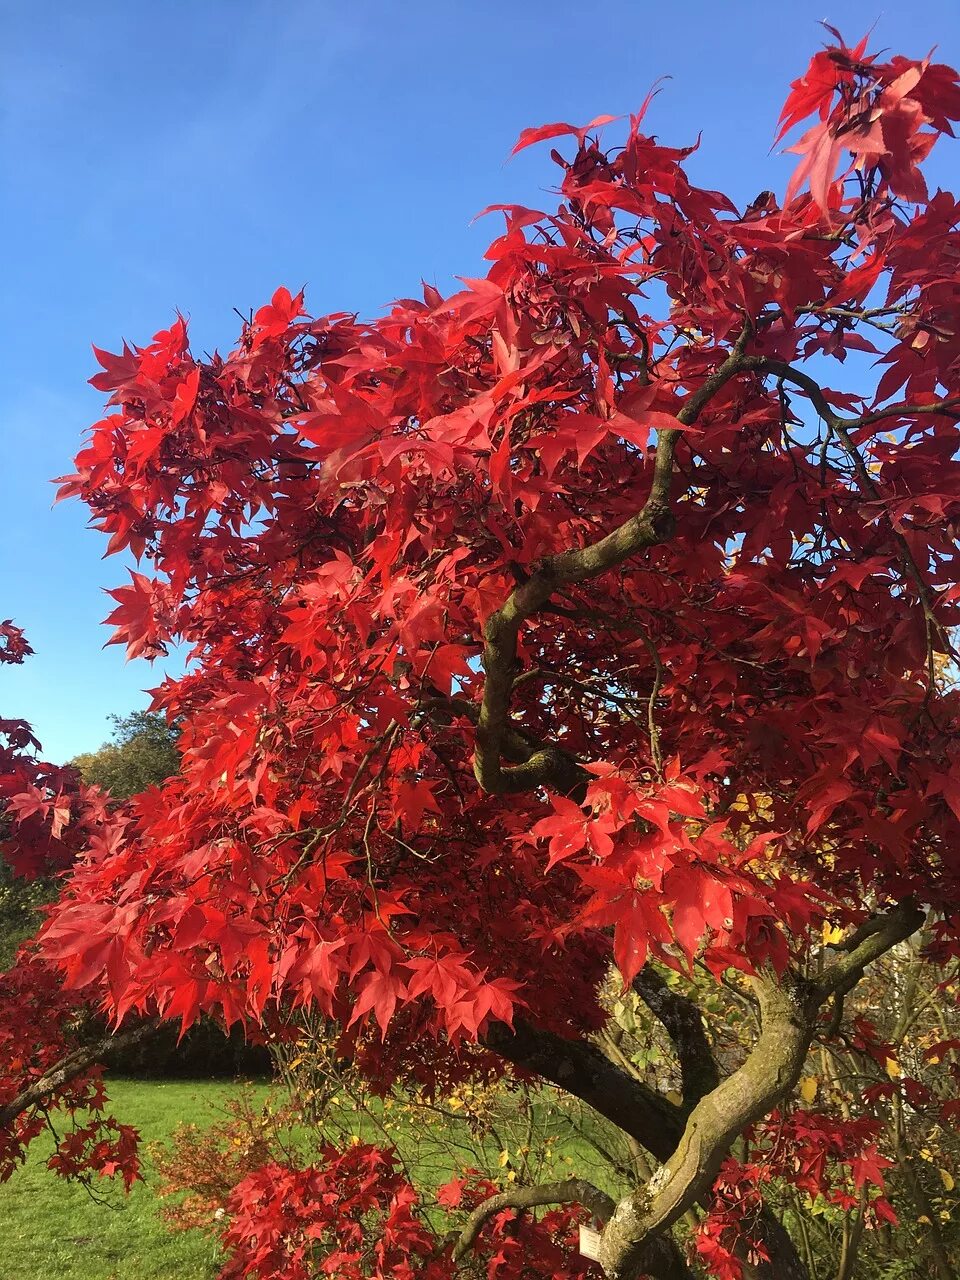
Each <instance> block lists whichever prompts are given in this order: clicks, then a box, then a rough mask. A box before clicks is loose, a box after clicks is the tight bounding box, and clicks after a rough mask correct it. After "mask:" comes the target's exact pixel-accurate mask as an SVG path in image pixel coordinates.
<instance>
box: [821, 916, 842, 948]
mask: <svg viewBox="0 0 960 1280" xmlns="http://www.w3.org/2000/svg"><path fill="white" fill-rule="evenodd" d="M844 936H845V935H844V932H843V930H842V929H838V928H837V926H836V925H833V924H830V922H829V921H828V920H824V922H823V941H824V944H825V945H826V946H828V947H832V946H835V945H836V943H838V942H842V941H843V939H844Z"/></svg>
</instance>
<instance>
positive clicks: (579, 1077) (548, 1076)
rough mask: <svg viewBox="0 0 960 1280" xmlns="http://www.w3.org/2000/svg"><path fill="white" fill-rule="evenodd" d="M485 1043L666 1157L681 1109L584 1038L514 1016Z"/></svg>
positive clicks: (658, 1156) (657, 1155)
mask: <svg viewBox="0 0 960 1280" xmlns="http://www.w3.org/2000/svg"><path fill="white" fill-rule="evenodd" d="M484 1044H485V1045H486V1047H487V1048H488V1049H490V1050H491V1052H493V1053H496V1054H497V1055H498V1056H499V1057H501V1058H505V1059H506V1060H507V1061H508V1062H512V1063H513V1064H514V1065H515V1066H518V1067H521V1068H522V1069H523V1070H524V1071H529V1072H531V1073H532V1074H534V1075H538V1076H542V1077H543V1078H544V1079H545V1080H549V1081H550V1082H551V1083H553V1084H555V1085H557V1086H558V1087H559V1088H561V1089H564V1090H566V1092H567V1093H571V1094H573V1095H574V1096H575V1097H577V1098H580V1099H581V1101H583V1102H586V1103H588V1104H589V1105H590V1106H591V1107H593V1109H594V1110H595V1111H598V1112H599V1113H600V1115H602V1116H605V1117H606V1118H607V1119H608V1120H609V1121H611V1123H612V1124H615V1125H616V1126H617V1128H618V1129H621V1130H622V1131H623V1132H624V1133H626V1134H629V1135H630V1137H632V1138H636V1140H637V1141H638V1142H640V1143H641V1144H642V1145H643V1146H644V1147H645V1148H646V1150H647V1151H649V1152H650V1154H651V1155H652V1156H654V1157H655V1158H656V1159H657V1160H661V1161H662V1160H666V1159H667V1158H668V1157H669V1156H670V1154H671V1152H672V1151H673V1150H674V1149H675V1147H676V1145H677V1142H678V1141H679V1140H680V1135H681V1134H682V1132H683V1114H682V1110H681V1108H679V1107H675V1106H674V1105H673V1104H672V1103H671V1102H669V1101H668V1100H667V1099H666V1098H664V1097H663V1096H662V1095H661V1094H659V1093H657V1092H656V1091H655V1090H653V1089H651V1088H649V1087H648V1086H647V1085H645V1084H643V1083H642V1081H639V1080H636V1079H634V1078H633V1077H632V1076H630V1075H628V1074H627V1073H626V1072H625V1071H622V1070H621V1069H620V1068H619V1067H618V1066H616V1065H615V1064H614V1063H613V1062H611V1061H610V1059H609V1058H608V1057H607V1056H606V1055H605V1054H604V1053H602V1052H601V1050H600V1049H598V1048H597V1046H596V1045H594V1044H591V1043H590V1042H589V1041H588V1040H567V1039H564V1037H563V1036H559V1035H557V1034H556V1033H555V1032H553V1031H543V1030H540V1029H539V1028H536V1027H532V1026H530V1025H529V1024H528V1023H524V1022H523V1021H521V1020H519V1019H518V1020H517V1022H516V1024H515V1026H514V1029H513V1030H512V1031H511V1030H510V1028H509V1027H507V1026H505V1025H504V1024H503V1023H502V1022H497V1023H493V1024H492V1026H491V1027H490V1029H489V1030H488V1032H487V1034H486V1035H485V1037H484Z"/></svg>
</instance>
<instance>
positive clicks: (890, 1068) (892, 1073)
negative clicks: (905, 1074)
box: [886, 1058, 900, 1080]
mask: <svg viewBox="0 0 960 1280" xmlns="http://www.w3.org/2000/svg"><path fill="white" fill-rule="evenodd" d="M886 1067H887V1075H888V1076H889V1077H890V1079H891V1080H896V1078H897V1076H898V1075H899V1074H900V1063H899V1062H898V1061H897V1060H896V1058H888V1059H887V1062H886Z"/></svg>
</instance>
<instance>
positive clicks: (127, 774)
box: [70, 711, 180, 800]
mask: <svg viewBox="0 0 960 1280" xmlns="http://www.w3.org/2000/svg"><path fill="white" fill-rule="evenodd" d="M110 720H111V723H112V724H113V736H112V740H111V741H109V742H105V743H104V744H103V745H102V746H101V747H100V748H99V750H97V751H85V752H83V753H82V754H81V755H78V756H75V757H74V758H73V760H71V761H70V763H71V764H73V765H75V766H76V768H77V769H79V771H80V773H81V775H82V776H83V780H84V782H92V783H95V784H96V785H97V786H98V787H102V788H103V790H104V791H109V792H110V794H111V795H112V796H113V797H114V799H116V800H127V799H129V798H130V796H134V795H136V794H137V793H138V792H140V791H144V790H145V789H146V788H147V787H150V786H155V785H156V784H157V783H159V782H162V781H163V780H164V778H169V777H170V775H171V774H173V773H176V772H177V770H178V769H179V767H180V756H179V753H178V751H177V739H178V737H179V736H180V730H179V728H178V727H177V726H176V725H169V724H168V723H167V721H166V720H165V719H164V717H163V716H160V715H157V714H156V713H155V712H151V711H131V712H130V714H129V715H126V716H111V717H110Z"/></svg>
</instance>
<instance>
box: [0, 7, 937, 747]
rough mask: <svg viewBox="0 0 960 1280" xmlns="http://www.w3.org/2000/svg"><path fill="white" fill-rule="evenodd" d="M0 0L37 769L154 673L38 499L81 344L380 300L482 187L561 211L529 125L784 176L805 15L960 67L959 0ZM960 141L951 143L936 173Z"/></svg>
mask: <svg viewBox="0 0 960 1280" xmlns="http://www.w3.org/2000/svg"><path fill="white" fill-rule="evenodd" d="M881 4H882V0H872V2H870V3H860V0H814V3H808V2H807V0H783V2H782V3H776V0H728V2H727V3H726V4H718V3H716V0H710V3H707V2H706V0H687V2H686V3H667V4H662V3H649V2H647V0H621V3H619V4H616V5H597V4H587V3H579V4H578V3H571V2H569V0H552V3H550V4H549V5H548V4H544V3H531V2H527V3H524V2H523V0H512V3H504V2H502V0H485V3H451V0H446V2H445V3H441V2H439V0H406V3H400V2H399V0H392V2H389V3H388V2H387V0H377V2H369V3H365V2H364V0H352V3H345V2H344V0H339V2H334V0H163V2H162V3H156V2H155V0H153V2H151V3H147V0H88V2H87V3H85V4H82V5H76V4H71V3H68V2H67V0H32V2H29V0H0V18H2V22H0V29H2V32H3V38H2V44H3V49H2V52H0V130H2V133H0V148H2V154H0V162H2V173H3V175H4V176H3V182H2V187H3V191H2V194H0V219H2V226H3V244H4V249H5V252H4V255H3V257H4V265H3V270H2V272H0V295H2V315H3V324H2V329H3V339H2V347H0V351H2V355H0V360H2V365H3V368H2V377H0V430H2V432H3V438H4V442H5V448H4V452H3V466H2V468H0V512H2V523H0V619H2V618H4V617H8V616H12V617H13V618H14V619H15V620H16V621H17V622H18V623H19V624H20V625H21V626H23V627H24V628H25V629H26V631H27V633H28V636H29V638H30V640H31V641H32V643H33V645H34V648H35V649H36V650H37V654H36V657H34V658H32V659H30V660H29V661H28V662H27V663H26V664H25V665H24V666H23V667H21V668H13V669H4V670H0V715H5V716H13V715H16V716H23V717H25V718H27V719H29V720H30V721H32V722H33V724H34V726H35V728H36V729H37V731H38V733H39V735H40V737H41V739H42V741H43V744H44V747H45V753H46V755H47V756H48V757H49V758H50V759H53V760H61V759H65V758H67V757H69V756H70V755H72V754H74V753H75V752H77V751H81V750H85V749H89V748H92V747H95V746H97V745H98V744H99V743H100V742H101V741H102V740H103V739H104V738H105V737H106V736H107V733H108V725H107V722H106V717H107V716H108V715H109V714H111V713H114V712H115V713H121V714H122V713H125V712H127V711H130V710H132V709H134V708H137V707H142V706H144V705H145V703H146V698H145V696H144V693H143V692H142V691H143V690H144V689H146V688H149V687H150V686H152V685H154V684H157V683H159V681H160V678H161V675H162V666H163V664H162V663H160V664H157V665H156V666H154V667H153V668H151V667H150V666H148V664H146V663H145V662H143V661H138V662H135V663H132V664H128V663H126V662H125V660H124V656H123V652H122V650H121V649H119V648H117V647H115V646H111V647H110V648H108V649H103V648H102V645H103V643H104V641H105V640H106V638H107V631H106V629H105V628H104V627H102V626H101V625H100V622H101V619H102V618H103V616H104V615H105V613H106V612H107V611H108V608H109V606H110V602H109V601H108V599H107V598H106V597H105V596H104V595H103V594H102V591H101V589H102V588H104V587H107V586H115V585H117V583H118V582H120V581H121V580H125V576H126V575H125V573H124V570H123V566H122V564H121V562H120V561H119V560H117V559H111V560H108V561H101V559H100V557H101V555H102V552H103V540H102V539H101V537H100V535H98V534H96V533H93V532H91V531H89V530H87V529H86V528H85V518H84V511H83V509H81V508H80V506H79V505H77V504H61V505H59V506H58V507H56V508H53V509H51V498H52V492H53V491H52V488H51V486H50V485H49V483H48V482H49V480H50V478H51V477H53V476H56V475H59V474H62V473H63V472H65V471H67V470H69V469H70V459H71V458H72V456H73V454H74V453H75V452H76V448H77V446H78V443H79V440H80V435H81V432H82V431H83V429H84V427H85V426H86V425H88V424H89V423H90V422H91V421H93V420H94V419H95V418H97V417H99V416H100V397H99V396H98V394H97V393H96V392H94V391H93V390H92V389H91V388H90V387H88V386H87V385H86V380H87V378H89V377H90V376H91V374H92V373H93V372H94V371H95V368H94V365H93V360H92V356H91V353H90V343H91V342H95V343H96V344H97V345H98V346H102V347H107V348H109V349H112V350H116V349H117V347H118V345H119V343H120V341H121V338H122V337H124V336H125V337H127V338H129V339H130V340H132V341H134V342H138V341H143V340H145V339H147V338H149V336H150V335H151V334H152V333H153V332H154V331H155V330H156V329H158V328H160V327H163V326H166V324H167V323H168V322H169V320H170V319H171V316H172V314H173V311H174V309H175V308H180V309H181V310H182V311H183V312H184V313H185V314H187V315H189V316H190V317H191V328H192V334H193V339H194V347H195V349H197V350H203V349H211V348H213V347H214V346H219V347H221V348H225V347H227V346H228V345H229V344H230V343H231V342H232V340H233V338H234V337H235V334H236V330H237V323H238V321H237V318H236V316H235V315H234V314H233V312H232V308H233V307H235V306H236V307H238V308H239V309H240V310H241V311H246V310H247V309H248V308H249V307H250V306H251V305H252V306H258V305H260V304H261V303H263V302H264V301H266V300H267V299H268V298H269V296H270V294H271V293H272V292H273V290H274V288H275V287H276V286H277V285H279V284H286V285H288V286H289V287H291V288H296V287H298V286H299V285H301V284H306V285H307V290H308V292H307V299H308V303H309V305H310V307H311V310H312V311H313V312H314V313H322V312H325V311H331V310H339V309H349V310H358V311H360V312H362V313H366V314H372V313H375V312H376V311H377V310H378V309H379V308H381V307H382V306H384V305H385V304H387V303H388V302H389V301H390V300H391V299H392V298H394V297H397V296H404V295H409V294H410V293H412V292H415V291H416V290H417V287H418V281H419V280H420V278H421V276H423V277H425V278H426V279H428V280H431V281H434V282H436V283H437V284H438V285H439V286H440V287H441V288H445V287H449V285H450V283H451V278H452V277H453V276H454V275H457V274H463V275H474V274H478V273H479V272H480V270H481V264H480V256H481V253H482V251H483V248H484V246H485V243H486V241H487V239H488V238H489V236H490V235H491V234H492V232H493V227H492V225H489V224H488V225H487V226H484V225H483V223H480V224H477V225H473V226H471V219H472V217H473V215H474V214H475V213H476V212H477V211H478V210H479V209H481V208H482V207H484V206H485V205H487V204H492V203H495V202H501V201H502V202H511V201H519V202H526V203H531V204H534V205H537V204H538V203H539V202H540V201H541V200H545V199H546V200H548V199H549V197H547V196H545V195H544V194H543V192H542V188H544V187H545V186H547V185H549V184H550V183H551V182H552V181H553V177H552V174H551V169H552V166H551V165H550V164H549V161H548V158H547V155H546V153H545V152H544V151H542V150H539V149H534V150H531V151H528V152H526V153H524V154H523V155H521V156H519V157H518V158H516V159H515V160H512V161H510V162H507V157H508V155H509V152H510V148H511V146H512V144H513V142H514V140H515V138H516V136H517V134H518V133H519V131H520V130H521V128H523V127H524V126H526V125H530V124H540V123H543V122H545V121H549V120H569V121H573V122H575V123H583V122H586V121H587V120H589V119H591V118H592V117H593V116H595V115H598V114H600V113H601V112H610V113H621V112H623V113H625V112H629V111H630V110H631V108H635V107H636V106H637V105H638V104H639V103H640V102H641V101H642V99H643V97H644V95H645V93H646V92H647V90H648V88H649V87H650V85H651V84H652V82H653V81H654V80H656V79H657V77H659V76H662V75H669V76H671V77H672V79H671V80H669V81H667V82H666V84H665V86H664V89H663V92H662V93H661V94H660V96H659V97H658V99H657V100H656V102H655V104H654V106H653V107H652V109H651V113H650V115H649V116H648V123H649V127H650V129H651V131H652V132H656V133H657V134H658V135H659V136H660V137H661V138H662V139H664V140H665V141H668V142H671V143H677V144H682V143H686V142H690V141H693V140H694V138H695V137H696V135H697V133H698V131H700V130H701V129H702V130H703V145H702V149H701V151H700V152H699V154H698V155H697V156H696V157H695V158H694V160H693V161H692V162H691V164H690V168H691V171H692V173H693V176H694V178H695V180H696V181H698V182H700V183H702V184H704V185H709V186H715V187H722V188H724V189H725V190H727V191H729V192H730V193H731V194H732V195H733V196H734V198H738V199H748V198H751V197H753V196H754V195H756V194H757V193H758V192H759V191H761V190H762V189H764V188H766V187H772V188H776V189H778V190H782V187H783V184H784V181H785V175H786V173H787V172H788V170H789V167H790V161H789V160H785V159H784V158H783V157H779V156H777V155H771V154H769V149H770V144H771V141H772V137H773V126H774V121H775V119H776V115H777V112H778V110H779V107H780V104H781V102H782V100H783V97H784V94H785V91H786V86H787V82H788V80H790V79H791V78H793V77H794V76H795V75H797V74H799V72H800V71H801V70H802V68H803V66H804V65H805V63H806V61H807V58H808V57H809V55H810V54H811V53H812V52H813V51H814V49H816V48H817V47H818V46H819V45H820V44H821V43H822V41H823V38H824V33H823V30H822V28H821V27H820V26H819V20H820V19H822V18H826V19H828V20H829V21H831V22H832V23H833V24H835V25H839V26H840V27H841V29H842V30H843V32H844V34H845V35H846V36H847V38H848V39H851V40H852V39H855V38H856V37H858V36H859V35H861V34H862V32H863V31H865V30H866V29H867V28H868V27H869V26H870V25H871V24H873V23H874V22H876V23H877V29H876V33H875V43H876V44H878V45H880V46H882V47H886V48H888V49H890V50H891V51H901V52H903V53H906V54H910V55H912V56H921V55H923V54H925V53H926V52H927V51H928V50H929V49H930V47H931V46H933V45H935V44H936V45H939V56H940V58H941V59H942V60H943V61H947V62H950V63H952V64H953V65H957V63H958V62H960V3H958V0H925V2H924V3H923V4H918V3H916V4H915V3H910V4H908V3H905V2H904V0H886V4H885V5H884V7H881ZM958 158H960V149H957V148H954V150H953V151H952V153H951V152H948V151H944V152H942V154H941V155H940V156H939V158H938V159H939V163H938V165H937V169H938V170H939V172H938V173H937V177H939V178H940V180H941V181H943V182H944V183H945V184H948V183H949V176H950V172H951V170H953V171H955V170H956V166H957V160H958Z"/></svg>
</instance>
